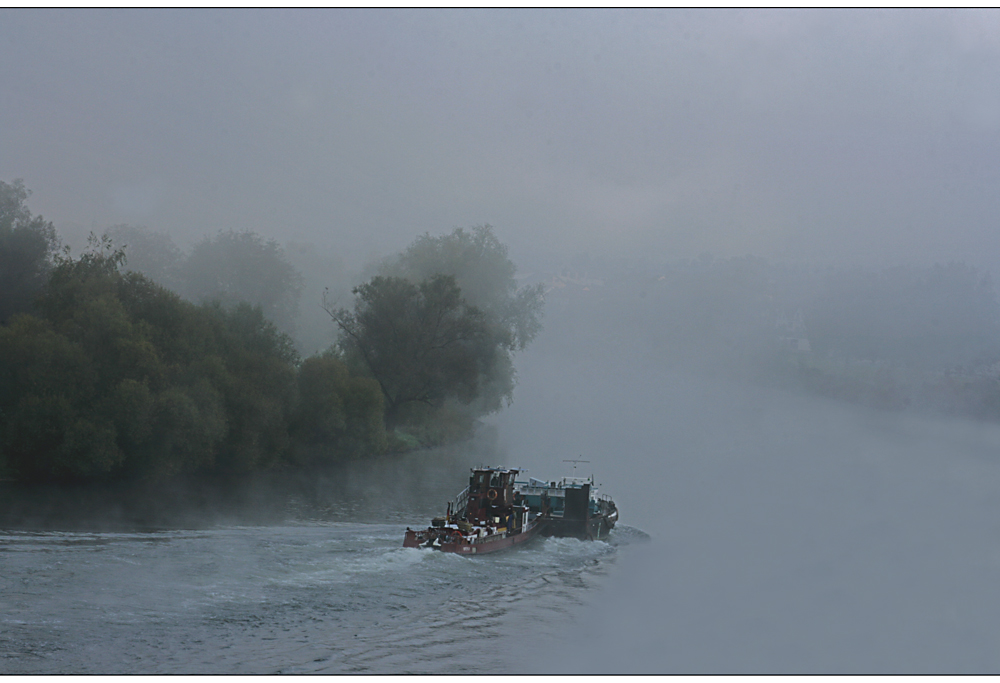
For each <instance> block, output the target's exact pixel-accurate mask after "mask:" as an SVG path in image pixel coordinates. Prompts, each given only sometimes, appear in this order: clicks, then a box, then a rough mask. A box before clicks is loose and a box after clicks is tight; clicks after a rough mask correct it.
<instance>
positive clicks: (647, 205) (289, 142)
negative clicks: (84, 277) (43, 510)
mask: <svg viewBox="0 0 1000 683" xmlns="http://www.w3.org/2000/svg"><path fill="white" fill-rule="evenodd" d="M0 60H2V63H3V64H5V65H6V66H5V68H4V69H3V70H2V71H0V179H3V180H5V181H8V182H9V181H10V180H12V179H14V178H18V177H22V178H24V179H25V183H26V185H27V186H28V187H29V188H30V189H31V190H33V192H34V194H33V196H32V198H31V207H32V209H33V210H34V211H35V212H36V213H42V214H43V215H45V216H46V218H49V219H52V220H54V221H55V222H56V225H57V227H59V228H61V229H62V230H63V231H71V230H76V231H86V230H89V229H96V230H98V231H100V230H102V229H103V228H104V227H106V226H108V225H110V224H114V223H120V222H127V223H132V224H142V225H146V226H148V227H151V228H159V229H166V230H169V231H170V232H171V233H172V234H174V235H175V239H177V240H178V241H179V242H181V243H184V242H187V241H189V240H192V239H195V238H198V237H200V236H201V235H204V234H206V233H212V232H214V231H215V230H217V229H220V228H221V229H227V228H233V229H241V228H248V229H252V230H256V231H259V232H261V233H263V234H265V235H268V236H274V237H276V238H278V239H279V240H282V241H284V240H287V239H299V240H312V241H315V242H317V243H320V244H324V245H332V246H336V247H338V248H340V249H342V250H343V252H344V253H345V254H346V255H348V257H350V258H359V259H364V258H367V257H369V256H371V255H381V254H386V253H389V252H391V251H395V250H397V249H399V248H402V247H403V246H405V245H406V244H407V243H408V242H409V241H410V240H412V239H413V237H414V236H415V235H417V234H420V233H423V232H424V231H430V232H432V233H440V232H444V231H449V230H450V229H452V228H453V227H456V226H469V225H474V224H479V223H491V224H493V225H494V226H496V228H497V231H498V234H499V235H500V237H501V239H503V240H504V241H506V242H508V243H509V244H510V245H511V248H512V255H513V256H514V259H515V261H518V259H519V258H524V257H526V256H528V255H530V254H531V253H532V252H543V253H544V252H553V253H558V254H573V253H575V252H578V251H583V250H590V251H593V252H600V253H613V254H622V255H629V254H644V255H647V256H653V257H658V258H664V259H672V258H677V257H691V256H696V255H697V254H699V253H700V252H702V251H711V252H713V253H715V254H716V255H721V256H728V255H743V254H747V253H749V254H753V255H758V256H765V257H768V258H772V259H780V260H786V259H808V260H817V259H820V260H835V261H841V262H843V261H852V262H869V263H876V264H877V263H896V262H900V261H916V262H928V261H937V260H941V261H947V260H952V259H963V260H965V261H967V262H969V263H972V264H976V265H983V266H989V267H992V266H993V265H994V257H993V254H994V253H996V252H997V251H998V249H1000V230H997V226H996V225H995V222H996V221H995V216H996V215H997V213H998V208H1000V192H998V191H997V189H998V180H1000V164H998V163H997V159H1000V87H998V85H1000V13H998V12H994V11H923V10H920V11H908V12H903V11H888V12H881V11H841V10H833V11H675V10H665V11H653V10H639V11H600V10H596V11H572V12H571V11H524V10H521V11H506V10H504V11H408V10H390V11H373V10H361V11H346V10H309V11H304V10H297V11H260V10H253V11H229V10H226V11H203V10H165V11H152V10H138V11H135V10H133V11H126V10H111V11H93V10H10V9H5V10H0Z"/></svg>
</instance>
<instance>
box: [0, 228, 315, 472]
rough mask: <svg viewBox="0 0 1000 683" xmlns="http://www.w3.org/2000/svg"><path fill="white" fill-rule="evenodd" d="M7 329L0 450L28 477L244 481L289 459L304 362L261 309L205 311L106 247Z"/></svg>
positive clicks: (60, 273)
mask: <svg viewBox="0 0 1000 683" xmlns="http://www.w3.org/2000/svg"><path fill="white" fill-rule="evenodd" d="M56 261H57V264H56V266H55V268H54V270H53V272H52V276H51V278H50V281H49V285H48V287H47V288H46V291H45V294H44V295H43V296H42V297H41V299H40V300H39V306H38V308H39V311H40V314H41V315H42V316H43V318H36V317H32V316H28V315H20V316H16V317H15V318H13V319H12V321H11V324H10V325H8V326H6V327H4V328H0V449H2V452H3V453H4V454H5V458H6V461H7V463H6V466H7V469H8V470H9V471H10V472H11V473H12V474H13V475H14V476H17V477H18V478H22V479H27V480H30V479H53V478H56V479H87V478H94V477H105V476H140V477H161V476H167V475H171V474H175V473H179V472H195V471H204V470H213V471H221V472H242V471H247V470H250V469H254V468H259V467H265V466H268V465H270V464H273V463H274V462H276V461H277V460H278V459H280V458H281V457H283V456H285V455H287V454H288V451H289V448H290V441H289V434H288V431H289V419H290V416H291V412H292V410H293V409H294V406H295V400H296V383H295V382H296V368H295V364H296V363H297V362H298V356H297V354H296V353H295V351H294V349H293V347H292V343H291V340H290V339H289V338H288V336H287V335H285V334H283V333H282V332H280V331H278V329H277V328H276V327H275V326H274V325H273V324H272V323H271V322H269V321H268V320H267V319H266V318H265V317H264V315H263V312H262V311H261V309H260V307H259V306H258V307H253V306H250V305H249V304H240V305H237V306H235V307H234V308H231V309H225V308H222V307H221V306H218V305H216V306H200V307H199V306H195V305H193V304H190V303H188V302H185V301H183V300H182V299H180V298H179V297H178V296H177V295H175V294H173V293H171V292H168V291H167V290H165V289H163V288H162V287H160V286H158V285H156V284H154V283H152V282H151V281H150V280H149V279H147V278H145V277H144V276H142V275H139V274H137V273H126V274H122V273H120V272H119V270H120V267H121V265H122V263H123V261H124V254H123V252H122V250H121V249H115V248H114V246H113V244H112V243H111V241H110V240H109V239H107V238H106V237H105V238H104V239H100V240H99V239H97V238H94V239H92V240H91V248H90V250H88V251H87V252H86V253H85V254H83V255H82V256H81V257H80V258H79V259H71V258H69V257H68V256H60V257H58V258H57V259H56Z"/></svg>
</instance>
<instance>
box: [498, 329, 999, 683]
mask: <svg viewBox="0 0 1000 683" xmlns="http://www.w3.org/2000/svg"><path fill="white" fill-rule="evenodd" d="M540 346H541V345H540ZM558 350H559V349H558V348H540V349H536V351H538V353H532V354H527V356H526V357H525V359H524V361H523V365H522V368H523V369H522V384H521V387H520V390H521V393H520V395H519V396H520V398H521V399H522V400H520V401H519V402H518V403H517V404H516V405H515V406H513V407H512V408H511V409H510V410H509V411H508V412H507V413H505V415H504V416H503V417H502V418H501V419H500V425H501V426H500V437H501V441H502V442H503V443H505V444H506V445H507V447H508V448H509V450H510V452H512V453H517V455H518V457H519V458H520V459H522V460H525V461H527V463H528V464H527V466H528V467H529V468H531V467H532V466H535V468H536V469H551V468H555V467H557V466H558V465H557V463H558V461H559V460H560V459H561V458H580V457H582V458H583V459H589V460H590V461H591V464H590V465H587V466H586V467H588V468H590V469H588V473H589V471H590V470H593V471H594V472H595V473H596V476H597V480H598V482H600V483H603V484H604V485H605V486H604V488H603V490H605V491H607V492H610V493H613V495H614V497H615V500H616V502H617V503H618V505H619V507H620V509H621V514H622V521H623V522H624V523H626V524H629V525H633V526H635V527H638V528H641V529H642V530H643V531H645V532H647V533H648V534H649V536H650V541H649V542H648V543H647V544H644V545H642V546H636V547H633V548H631V549H630V552H629V553H628V554H627V556H624V557H622V558H621V559H620V560H619V561H618V562H617V563H616V565H615V568H614V571H613V573H612V576H611V577H610V579H609V581H608V582H607V585H606V586H605V590H602V591H601V592H599V593H598V594H595V595H593V597H592V600H589V601H588V606H587V608H586V610H585V611H584V613H583V614H584V616H581V617H580V618H578V619H576V620H575V621H574V624H573V626H572V627H569V628H567V629H566V630H564V631H561V632H559V633H555V634H550V635H549V637H547V638H544V639H542V640H541V642H539V643H537V644H536V645H537V648H538V654H539V658H538V659H533V660H532V665H531V666H529V667H527V668H526V669H524V670H544V671H547V672H550V673H556V672H579V673H592V672H601V673H660V672H674V673H807V672H812V673H819V672H823V673H829V672H841V673H931V672H936V673H946V672H969V673H972V672H978V673H984V672H991V671H996V670H997V668H998V666H1000V655H998V654H997V653H998V650H997V644H998V642H1000V616H998V615H997V609H996V608H997V606H998V604H1000V589H998V587H997V582H996V578H997V576H998V574H1000V522H998V521H997V519H998V517H997V510H998V506H1000V493H998V491H1000V458H998V453H1000V450H998V447H1000V427H998V426H997V425H992V424H983V423H976V422H971V421H964V420H960V419H946V418H940V417H938V418H934V417H927V416H919V417H918V416H914V415H912V414H905V413H892V412H886V411H870V410H862V409H859V408H857V407H854V406H849V405H845V404H843V403H837V402H833V401H828V400H823V399H820V398H816V397H811V396H807V395H800V394H793V393H788V392H780V391H774V390H770V389H766V388H761V387H758V386H753V385H746V384H739V383H734V382H729V381H725V380H720V379H706V378H704V377H703V376H702V377H699V376H698V375H697V374H693V373H691V372H687V371H685V370H683V369H666V368H664V366H663V364H662V363H661V364H657V363H654V362H651V360H653V358H652V357H651V354H649V353H645V354H643V353H638V352H635V351H634V350H633V352H632V353H631V354H630V353H629V352H625V353H624V354H623V356H618V357H617V361H612V362H610V363H608V364H607V365H594V364H591V363H588V362H585V361H581V359H579V358H574V357H566V356H564V355H560V354H559V353H558ZM553 392H557V393H558V400H556V398H557V397H556V396H555V395H554V394H553ZM528 454H531V455H528ZM563 467H568V465H565V464H564V465H563ZM596 643H600V647H597V646H596V645H595V644H596ZM534 667H540V668H539V669H536V668H534Z"/></svg>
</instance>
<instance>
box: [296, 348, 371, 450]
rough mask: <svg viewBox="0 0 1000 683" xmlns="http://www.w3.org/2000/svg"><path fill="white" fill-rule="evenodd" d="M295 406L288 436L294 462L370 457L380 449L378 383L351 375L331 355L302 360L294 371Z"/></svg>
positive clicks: (344, 366)
mask: <svg viewBox="0 0 1000 683" xmlns="http://www.w3.org/2000/svg"><path fill="white" fill-rule="evenodd" d="M298 389H299V404H298V408H297V410H296V412H295V416H294V420H293V425H292V434H293V436H294V438H295V443H296V446H295V449H296V450H295V456H296V459H297V460H298V461H299V462H322V461H331V460H337V459H343V458H357V457H360V456H364V455H376V454H379V453H382V452H384V451H385V449H386V433H385V429H384V427H383V424H382V415H383V399H382V392H381V390H380V389H379V386H378V384H377V383H376V382H375V381H374V380H372V379H370V378H367V377H358V376H351V374H350V373H349V371H348V369H347V366H346V365H344V363H343V362H341V361H340V360H339V359H337V358H336V357H335V356H334V355H333V354H331V353H326V354H324V355H322V356H313V357H311V358H308V359H306V361H305V362H304V363H302V367H301V368H299V374H298Z"/></svg>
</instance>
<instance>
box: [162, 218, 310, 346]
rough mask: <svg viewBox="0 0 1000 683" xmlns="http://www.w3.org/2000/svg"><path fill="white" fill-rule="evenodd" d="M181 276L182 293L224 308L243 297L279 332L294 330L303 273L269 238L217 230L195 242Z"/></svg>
mask: <svg viewBox="0 0 1000 683" xmlns="http://www.w3.org/2000/svg"><path fill="white" fill-rule="evenodd" d="M181 277H182V285H181V293H182V294H184V295H185V296H187V297H188V298H190V299H192V300H194V301H197V302H209V301H218V302H220V303H221V304H222V305H223V306H225V307H231V306H234V305H236V304H237V303H239V302H241V301H245V302H247V303H250V304H254V305H257V306H260V307H261V308H262V309H263V310H264V315H265V316H266V317H267V318H268V319H269V320H271V321H273V322H274V324H275V325H277V326H278V328H279V329H281V330H282V331H284V332H287V333H291V332H292V331H293V329H294V324H295V319H296V317H297V316H298V310H299V296H300V294H301V291H302V284H303V283H302V276H301V275H300V274H299V272H298V271H297V270H296V269H295V268H294V267H293V266H292V265H291V264H290V263H289V262H288V259H287V258H286V257H285V251H284V249H282V247H281V245H280V244H278V243H277V242H276V241H275V240H273V239H264V238H263V237H261V236H260V235H258V234H257V233H255V232H249V231H246V232H234V231H232V230H228V231H220V232H219V233H218V234H217V235H216V236H215V237H214V238H208V237H206V238H205V239H204V240H202V241H201V242H199V243H198V244H196V245H195V246H194V248H193V249H192V250H191V253H190V255H188V257H187V260H186V261H185V262H184V265H183V268H182V273H181Z"/></svg>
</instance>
